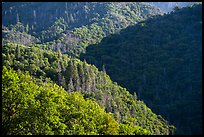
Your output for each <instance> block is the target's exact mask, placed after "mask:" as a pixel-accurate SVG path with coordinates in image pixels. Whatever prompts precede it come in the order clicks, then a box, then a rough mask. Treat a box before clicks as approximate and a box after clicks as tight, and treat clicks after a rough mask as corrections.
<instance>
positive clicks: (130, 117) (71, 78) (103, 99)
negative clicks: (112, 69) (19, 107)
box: [2, 43, 174, 134]
mask: <svg viewBox="0 0 204 137" xmlns="http://www.w3.org/2000/svg"><path fill="white" fill-rule="evenodd" d="M2 58H3V65H5V66H7V67H11V68H13V69H14V70H18V69H20V70H22V71H29V72H30V73H31V75H33V76H35V77H38V78H40V79H42V80H41V81H43V78H46V77H47V78H51V79H52V80H53V81H54V82H56V83H57V84H58V85H60V86H62V87H63V88H65V89H66V91H68V92H69V93H71V92H74V91H78V92H80V93H82V94H83V96H84V97H85V98H91V99H92V100H95V101H96V102H98V103H99V104H100V106H101V107H103V108H105V110H106V112H110V113H112V115H113V117H114V118H115V120H116V121H117V122H119V123H121V124H128V125H129V126H130V127H131V126H140V127H142V128H144V129H147V130H149V131H150V133H151V134H173V131H174V127H173V126H170V125H168V122H167V121H166V120H164V119H163V118H162V117H161V116H157V115H155V114H154V113H153V112H152V111H151V109H149V108H148V107H147V106H146V105H145V104H144V103H143V102H142V101H140V100H138V99H137V96H136V95H134V96H133V95H131V94H130V93H129V92H128V91H127V90H126V89H125V88H122V87H121V86H119V85H117V83H115V82H112V81H111V79H110V78H109V76H108V75H106V73H105V72H100V71H98V69H97V68H96V67H95V66H92V65H88V64H87V63H86V62H85V61H84V62H81V61H79V60H78V59H74V58H68V57H67V56H66V55H62V54H61V53H60V52H58V53H56V52H51V51H46V50H40V49H39V48H37V47H34V46H33V47H27V46H23V45H19V44H18V45H17V44H11V43H3V54H2ZM130 127H129V128H130ZM123 128H124V130H125V129H126V128H127V129H129V128H128V127H127V126H125V127H123ZM125 131H126V130H125ZM133 131H134V130H133ZM131 132H132V131H130V132H129V133H128V132H125V133H126V134H127V133H128V134H134V133H131Z"/></svg>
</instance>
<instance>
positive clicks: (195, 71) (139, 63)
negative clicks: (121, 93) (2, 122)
mask: <svg viewBox="0 0 204 137" xmlns="http://www.w3.org/2000/svg"><path fill="white" fill-rule="evenodd" d="M201 49H202V5H201V4H199V5H194V6H191V7H186V8H182V9H179V8H176V9H175V11H174V12H173V13H171V14H166V15H164V16H157V17H155V18H153V19H148V20H146V21H144V22H141V23H139V24H138V25H135V26H131V27H128V28H126V29H124V30H122V31H120V33H118V34H114V35H111V36H109V37H106V38H104V39H103V40H102V41H101V43H100V44H97V45H92V46H89V47H88V48H87V52H86V54H82V55H81V59H82V60H83V59H86V61H87V62H88V63H91V64H95V65H96V66H97V67H98V68H99V69H100V70H102V69H103V68H105V69H106V72H107V74H108V75H109V76H110V77H111V79H112V80H113V81H116V82H118V83H119V84H120V85H122V86H123V87H126V88H127V89H128V90H129V91H130V92H132V93H134V92H136V93H137V94H138V98H139V99H142V100H144V101H145V102H146V103H147V105H148V106H149V107H150V108H152V109H153V111H155V112H156V113H157V114H161V115H162V116H164V118H166V119H167V120H168V121H169V122H170V123H171V124H174V125H175V126H176V127H177V133H178V134H201V133H202V108H201V107H202V83H201V82H202V78H201V72H202V71H201V69H202V59H201V57H202V52H201Z"/></svg>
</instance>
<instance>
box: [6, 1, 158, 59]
mask: <svg viewBox="0 0 204 137" xmlns="http://www.w3.org/2000/svg"><path fill="white" fill-rule="evenodd" d="M53 9H54V10H53ZM25 10H26V12H25ZM158 14H162V12H161V11H160V10H159V9H158V8H156V7H154V6H151V5H149V4H146V3H141V2H21V3H19V2H16V3H15V2H6V3H4V4H3V11H2V18H3V20H2V24H3V26H4V30H5V31H4V32H6V33H5V34H9V35H8V36H7V37H6V39H7V40H9V41H12V42H15V43H16V42H17V43H20V44H26V45H29V44H32V43H41V44H42V43H43V44H42V45H41V46H42V48H43V49H50V50H53V51H57V50H58V49H60V50H61V52H62V53H65V54H69V55H72V56H77V57H78V56H79V54H80V53H81V52H85V48H86V47H87V46H88V45H89V44H95V43H98V42H100V40H101V39H102V38H104V37H105V36H108V35H109V34H112V33H115V32H117V31H119V30H121V29H123V28H126V27H127V26H128V25H134V24H136V23H138V22H140V21H142V20H145V19H147V18H149V17H152V16H154V15H158ZM16 31H17V32H16ZM16 34H18V35H17V36H18V39H16ZM21 35H26V37H22V36H21ZM27 35H32V36H35V38H36V40H33V39H32V38H31V36H27Z"/></svg>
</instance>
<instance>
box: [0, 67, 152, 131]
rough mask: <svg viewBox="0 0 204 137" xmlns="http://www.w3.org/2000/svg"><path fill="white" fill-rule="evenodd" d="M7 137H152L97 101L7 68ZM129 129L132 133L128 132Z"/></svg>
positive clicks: (4, 83) (4, 84)
mask: <svg viewBox="0 0 204 137" xmlns="http://www.w3.org/2000/svg"><path fill="white" fill-rule="evenodd" d="M2 98H3V111H2V114H3V115H2V117H3V121H2V129H3V130H2V131H3V132H2V134H3V135H114V134H124V133H126V132H128V131H131V133H130V134H136V135H144V134H150V132H149V131H148V130H145V129H142V128H141V127H138V126H129V125H127V124H118V123H117V122H116V121H115V120H114V118H113V117H112V116H111V114H110V113H109V114H108V113H106V112H105V111H104V109H102V108H101V107H100V106H99V105H98V104H97V103H96V101H93V100H90V99H84V98H83V96H82V94H80V93H77V92H73V93H71V94H69V93H67V92H66V91H65V90H64V89H63V88H61V87H59V86H58V85H56V84H54V83H53V82H51V81H46V82H45V81H44V82H42V81H41V80H39V79H34V78H32V77H31V76H30V75H29V74H28V73H23V72H19V71H18V73H16V72H15V71H14V70H12V69H7V68H6V67H5V66H4V67H3V73H2ZM124 127H128V128H129V129H130V130H127V129H128V128H124Z"/></svg>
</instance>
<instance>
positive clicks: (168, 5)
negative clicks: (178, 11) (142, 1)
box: [148, 2, 195, 12]
mask: <svg viewBox="0 0 204 137" xmlns="http://www.w3.org/2000/svg"><path fill="white" fill-rule="evenodd" d="M148 3H150V4H152V5H154V6H156V7H158V8H160V9H161V10H162V11H164V12H170V11H173V9H174V7H175V6H179V7H186V6H189V5H192V4H194V3H195V2H148Z"/></svg>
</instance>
